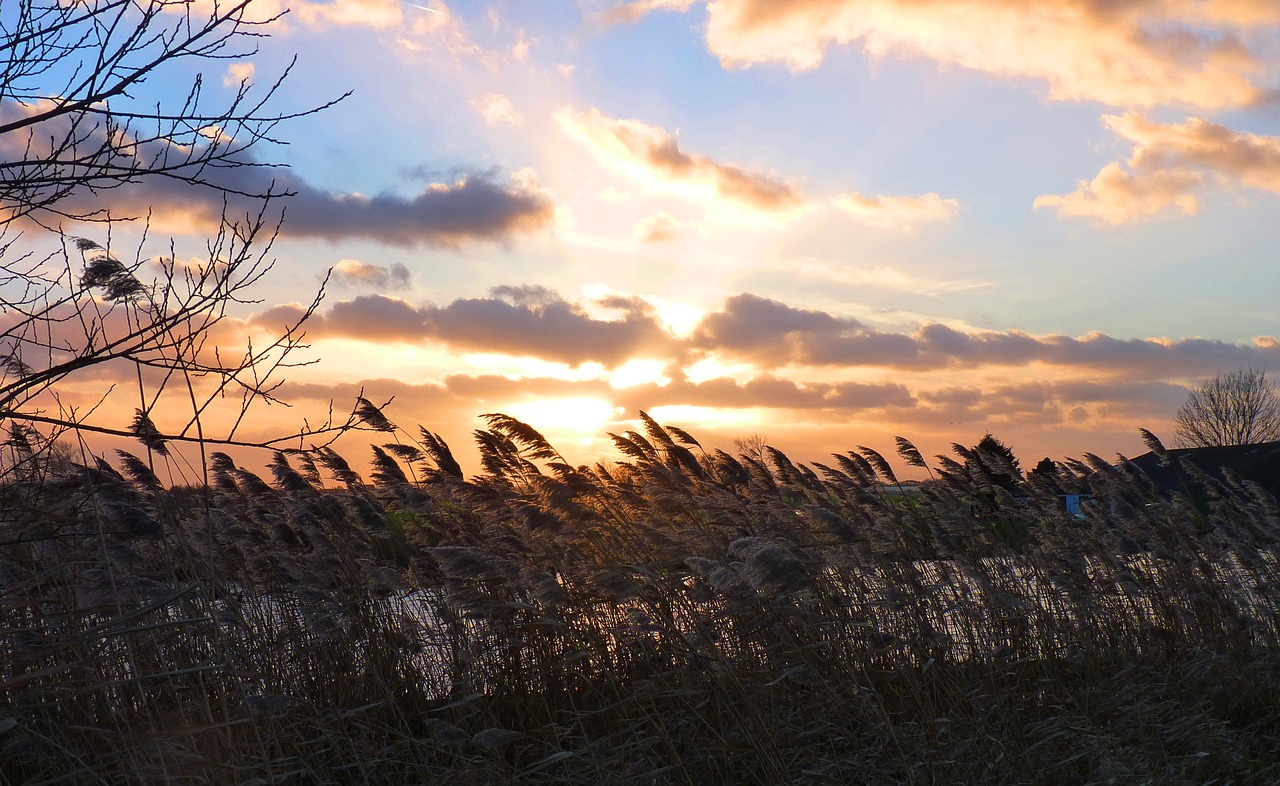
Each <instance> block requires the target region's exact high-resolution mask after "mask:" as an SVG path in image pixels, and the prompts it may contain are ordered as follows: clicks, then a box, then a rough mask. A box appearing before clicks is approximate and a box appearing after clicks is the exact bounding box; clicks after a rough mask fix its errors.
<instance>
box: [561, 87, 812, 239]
mask: <svg viewBox="0 0 1280 786" xmlns="http://www.w3.org/2000/svg"><path fill="white" fill-rule="evenodd" d="M556 120H557V121H558V122H559V123H560V127H561V128H563V129H564V131H565V133H567V134H568V135H569V136H570V137H572V138H573V139H574V140H576V141H578V142H579V143H581V144H582V145H583V146H584V147H586V148H587V150H588V151H590V152H591V154H592V155H593V156H595V157H596V159H597V160H599V161H600V162H601V163H602V164H605V165H606V166H609V167H612V168H614V169H617V170H619V171H622V172H624V173H626V174H628V175H630V176H632V177H634V178H636V179H640V180H647V181H649V182H650V183H652V184H653V185H655V186H658V187H661V188H665V189H667V190H672V191H676V192H678V193H682V194H685V195H687V196H690V197H693V198H697V199H703V200H706V199H712V200H728V201H730V202H734V203H737V204H739V205H742V206H745V207H748V208H751V209H753V210H757V211H761V212H769V213H772V212H785V211H789V210H794V209H797V208H799V207H802V206H803V205H804V202H805V200H804V196H803V195H802V194H801V193H800V191H799V189H797V188H796V187H795V186H794V185H792V184H791V183H788V182H786V181H784V180H781V179H779V178H777V177H774V176H772V175H769V174H765V173H762V172H753V171H749V170H747V169H744V168H743V167H740V166H736V165H734V164H721V163H718V162H715V161H712V160H711V159H709V158H706V157H704V156H699V155H694V154H691V153H687V152H685V151H684V150H681V149H680V144H679V142H678V141H677V140H676V138H675V137H674V136H672V135H671V134H668V133H667V132H666V131H664V130H662V129H661V128H656V127H654V126H650V125H646V124H645V123H642V122H640V121H639V120H617V119H614V118H611V117H606V116H605V115H603V114H601V113H600V111H599V110H597V109H589V110H587V111H585V112H579V111H576V110H574V109H571V108H569V107H565V108H562V109H560V110H559V111H558V112H556Z"/></svg>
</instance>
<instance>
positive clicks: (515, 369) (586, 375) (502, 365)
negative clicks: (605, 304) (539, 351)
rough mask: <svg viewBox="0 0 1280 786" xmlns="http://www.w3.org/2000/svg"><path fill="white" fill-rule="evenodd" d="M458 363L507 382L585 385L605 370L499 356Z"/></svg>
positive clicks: (469, 358)
mask: <svg viewBox="0 0 1280 786" xmlns="http://www.w3.org/2000/svg"><path fill="white" fill-rule="evenodd" d="M462 362H463V363H464V364H466V365H468V366H471V367H473V368H476V369H479V370H480V371H481V372H482V373H485V374H498V375H501V376H504V377H506V378H507V379H537V378H548V379H563V380H567V381H570V382H585V381H587V380H592V379H603V378H604V376H605V368H604V366H603V365H601V364H600V363H596V362H590V363H583V364H581V365H579V366H570V365H568V364H567V363H555V362H552V361H547V360H540V359H539V358H532V357H513V356H511V355H503V354H499V353H489V352H473V353H471V354H467V355H464V356H463V357H462Z"/></svg>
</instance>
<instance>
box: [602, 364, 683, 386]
mask: <svg viewBox="0 0 1280 786" xmlns="http://www.w3.org/2000/svg"><path fill="white" fill-rule="evenodd" d="M666 365H667V364H666V363H665V362H664V361H661V360H644V359H641V358H634V359H632V360H628V361H627V362H626V363H623V364H622V365H621V366H618V367H617V368H616V369H614V370H613V373H612V374H610V375H609V386H610V387H612V388H614V389H615V390H621V389H622V388H629V387H635V386H636V385H643V384H645V383H648V382H653V383H655V384H657V385H658V387H666V386H667V385H670V384H671V377H669V376H667V375H666V374H663V373H662V371H663V369H665V368H666Z"/></svg>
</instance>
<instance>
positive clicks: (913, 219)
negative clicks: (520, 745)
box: [834, 193, 960, 232]
mask: <svg viewBox="0 0 1280 786" xmlns="http://www.w3.org/2000/svg"><path fill="white" fill-rule="evenodd" d="M834 202H835V205H836V206H837V207H839V208H840V209H841V210H843V211H844V212H845V213H847V214H848V215H850V216H852V217H853V218H855V219H857V220H858V221H860V222H862V223H864V224H867V225H868V226H873V227H877V228H879V229H890V230H893V231H896V232H910V231H911V230H912V229H914V228H915V227H916V226H918V225H919V224H921V223H923V222H930V221H949V220H951V219H952V218H953V217H955V214H956V213H957V212H958V211H959V210H960V202H959V200H956V199H943V198H942V197H940V196H938V195H937V194H934V193H928V194H925V195H924V196H918V197H901V196H878V197H867V196H863V195H862V194H841V195H840V196H838V197H836V198H835V200H834Z"/></svg>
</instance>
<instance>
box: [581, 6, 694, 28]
mask: <svg viewBox="0 0 1280 786" xmlns="http://www.w3.org/2000/svg"><path fill="white" fill-rule="evenodd" d="M692 5H693V0H631V2H629V3H618V4H617V5H615V6H613V7H611V8H609V9H608V10H606V11H605V12H604V13H603V14H601V15H600V18H601V21H603V22H604V23H605V24H607V25H612V24H619V23H622V24H627V23H631V22H638V21H640V20H641V19H643V18H644V17H645V16H648V15H649V14H650V13H652V12H654V11H688V10H689V7H690V6H692Z"/></svg>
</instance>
